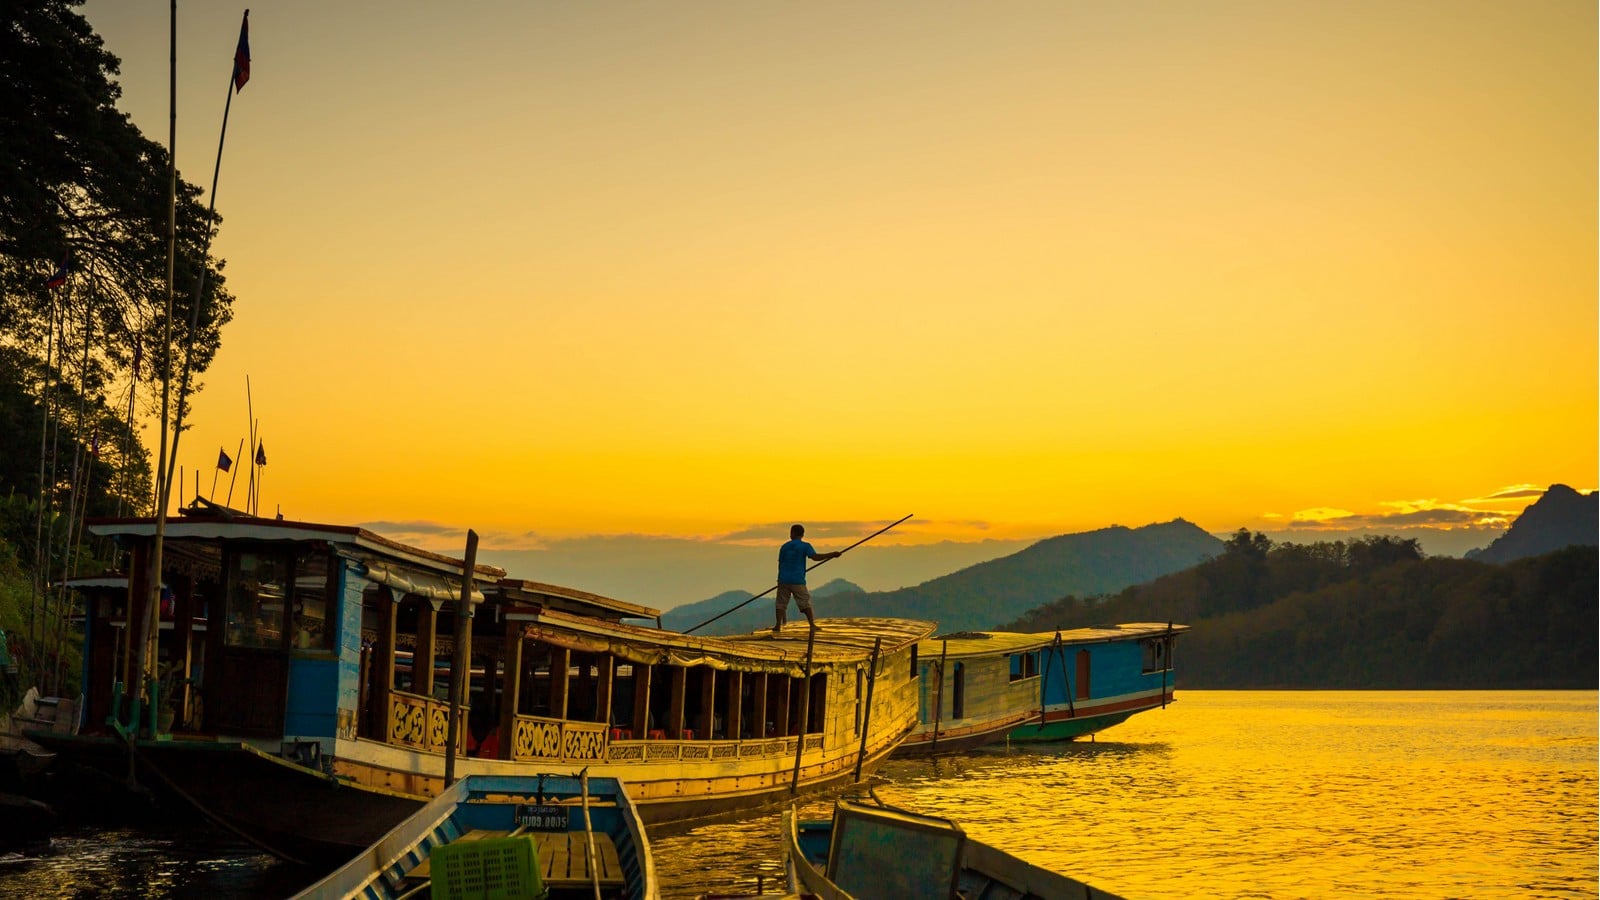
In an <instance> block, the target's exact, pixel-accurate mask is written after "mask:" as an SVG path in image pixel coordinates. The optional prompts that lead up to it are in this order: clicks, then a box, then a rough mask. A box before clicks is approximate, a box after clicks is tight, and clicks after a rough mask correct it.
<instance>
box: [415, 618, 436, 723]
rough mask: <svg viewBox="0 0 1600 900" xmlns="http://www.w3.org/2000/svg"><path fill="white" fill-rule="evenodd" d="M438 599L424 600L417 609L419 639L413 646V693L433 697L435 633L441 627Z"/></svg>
mask: <svg viewBox="0 0 1600 900" xmlns="http://www.w3.org/2000/svg"><path fill="white" fill-rule="evenodd" d="M435 602H437V601H433V600H423V601H422V608H421V609H419V610H417V640H416V646H414V647H412V648H411V693H413V694H421V695H422V696H424V697H428V698H430V699H431V698H432V697H433V653H434V643H435V637H434V635H435V633H436V632H437V631H438V628H439V610H438V608H437V607H435V606H434V605H433V604H434V603H435Z"/></svg>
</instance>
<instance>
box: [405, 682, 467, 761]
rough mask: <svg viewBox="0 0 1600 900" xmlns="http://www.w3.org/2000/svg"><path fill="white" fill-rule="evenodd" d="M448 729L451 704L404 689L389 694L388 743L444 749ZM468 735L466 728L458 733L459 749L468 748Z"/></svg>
mask: <svg viewBox="0 0 1600 900" xmlns="http://www.w3.org/2000/svg"><path fill="white" fill-rule="evenodd" d="M466 717H467V708H466V707H462V708H461V718H462V721H465V720H466ZM449 731H450V704H448V703H444V702H442V701H439V700H435V699H433V698H432V697H423V696H419V695H417V694H407V693H405V692H403V691H392V692H391V693H390V694H389V730H388V732H387V733H388V735H389V743H391V744H399V745H401V746H402V747H414V748H416V749H418V750H433V751H435V752H438V753H443V752H444V750H445V747H446V746H447V745H448V744H449V737H448V735H449ZM466 737H467V735H466V729H465V728H463V729H461V730H460V731H459V732H458V733H457V734H456V749H457V750H461V751H465V749H466V746H467V741H466Z"/></svg>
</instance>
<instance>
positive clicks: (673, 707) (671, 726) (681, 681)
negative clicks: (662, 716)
mask: <svg viewBox="0 0 1600 900" xmlns="http://www.w3.org/2000/svg"><path fill="white" fill-rule="evenodd" d="M669 671H670V672H671V673H672V674H671V679H672V688H671V690H672V702H671V704H670V705H669V706H668V707H667V717H668V719H669V721H668V722H667V737H669V738H672V739H673V740H675V741H681V740H683V707H684V702H683V700H684V696H683V695H684V694H685V693H686V692H687V690H688V686H689V670H688V669H685V668H684V667H683V666H673V667H672V668H671V669H670V670H669Z"/></svg>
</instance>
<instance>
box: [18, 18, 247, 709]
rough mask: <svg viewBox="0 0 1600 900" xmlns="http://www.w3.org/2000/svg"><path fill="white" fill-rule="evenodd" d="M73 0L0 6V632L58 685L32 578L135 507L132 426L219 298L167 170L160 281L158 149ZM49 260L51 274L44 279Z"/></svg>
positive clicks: (196, 342)
mask: <svg viewBox="0 0 1600 900" xmlns="http://www.w3.org/2000/svg"><path fill="white" fill-rule="evenodd" d="M80 5H81V2H71V0H10V2H7V3H5V4H3V5H0V172H4V173H5V177H4V178H0V627H4V628H5V629H6V631H7V633H8V635H9V636H10V638H11V642H12V647H13V649H14V650H15V651H16V652H15V653H14V656H15V657H16V659H17V662H18V664H19V665H20V666H22V667H23V668H24V671H23V672H22V675H21V677H22V680H24V681H25V682H28V683H37V684H39V685H40V686H41V687H44V688H48V687H51V686H54V687H56V689H57V690H65V691H70V690H73V689H74V688H73V687H72V683H73V682H75V681H76V679H77V677H78V673H79V667H78V662H77V659H76V651H75V650H70V651H68V652H67V653H66V654H63V655H61V656H57V655H56V654H57V651H58V648H59V647H61V646H62V645H63V644H64V645H65V646H66V647H69V648H70V647H76V646H77V645H78V642H77V641H76V640H75V639H72V638H70V637H69V638H68V639H66V640H65V641H63V640H62V638H61V632H60V630H59V629H58V627H57V626H58V625H59V619H58V618H57V616H58V614H59V612H60V610H58V609H57V608H56V607H57V606H66V605H68V604H65V603H63V602H62V599H61V595H60V593H59V592H54V591H52V592H46V591H43V590H42V588H41V585H42V584H45V583H51V582H56V583H58V582H59V580H60V579H61V577H62V576H63V575H70V574H78V573H81V572H83V571H86V570H89V569H99V568H103V567H104V566H105V565H106V563H107V560H106V559H100V558H96V555H95V553H94V550H95V549H96V548H94V547H93V546H87V545H84V544H83V542H82V535H81V533H80V532H78V531H77V529H78V527H79V525H80V523H81V520H82V517H83V516H84V515H87V516H114V515H129V514H141V513H144V512H146V511H147V510H148V507H149V504H150V497H151V493H152V492H151V470H152V466H151V461H150V459H149V457H148V454H147V453H146V451H145V450H144V449H143V447H142V445H141V443H140V441H139V440H138V435H137V433H136V431H135V429H134V427H133V425H132V422H133V420H134V419H135V418H136V417H138V416H140V415H143V414H146V413H148V412H149V411H150V410H151V409H154V408H157V405H156V400H155V398H156V396H157V395H158V394H159V392H160V385H161V384H162V382H163V381H164V380H166V379H168V378H170V379H171V381H172V382H174V384H173V388H174V390H173V392H172V396H173V397H174V398H176V397H178V396H180V394H181V393H182V388H183V384H181V383H178V382H182V381H184V380H185V378H187V379H188V381H189V383H190V393H192V391H193V388H194V385H193V376H194V375H195V374H198V373H200V372H203V371H205V369H206V368H207V366H208V365H209V363H210V361H211V359H212V358H213V356H214V355H215V353H216V351H217V348H218V347H219V345H220V340H221V328H222V326H223V325H224V324H225V323H226V322H227V321H228V320H229V319H230V318H231V316H232V312H231V310H232V303H233V298H232V297H231V296H230V295H229V294H228V292H227V291H226V289H225V287H224V284H225V282H224V279H223V277H222V271H221V270H222V266H223V264H222V261H221V260H218V259H215V258H213V257H211V256H210V255H209V253H208V250H207V248H208V246H209V242H210V237H211V235H212V234H213V233H214V230H215V229H216V227H217V224H218V222H219V221H220V220H219V219H217V218H215V217H212V216H211V215H210V214H209V213H208V212H207V210H206V209H205V207H204V206H203V205H202V204H201V202H200V196H201V191H200V189H199V188H198V187H196V186H194V185H192V184H189V183H187V182H185V181H183V180H181V179H180V180H179V181H178V183H177V186H176V193H177V199H176V215H175V219H176V233H177V234H176V237H177V259H176V264H175V270H174V273H173V275H172V277H171V278H170V279H169V278H168V274H167V271H168V270H167V249H168V232H169V210H170V209H171V200H170V198H171V195H172V174H171V169H170V165H169V163H170V157H169V156H168V153H167V150H166V148H165V147H163V146H161V145H160V144H158V143H156V142H154V141H151V140H149V139H147V138H146V137H145V136H144V135H143V134H141V133H140V132H139V130H138V129H137V128H136V127H135V126H134V125H133V123H132V121H131V120H130V119H129V118H128V116H127V115H126V114H124V113H123V112H121V111H120V110H118V109H117V108H116V101H117V99H118V97H119V95H120V93H121V89H120V88H119V87H118V85H117V84H116V82H115V81H114V80H113V79H114V76H115V75H116V74H117V72H118V66H119V62H118V60H117V58H116V57H115V56H113V55H111V54H110V53H108V52H107V51H106V49H105V46H104V43H103V42H102V41H101V39H100V37H99V36H98V35H96V34H95V33H94V31H93V29H92V28H91V27H90V26H89V23H88V22H87V21H86V20H85V19H84V18H83V16H81V15H80V14H79V13H78V12H77V11H76V10H75V9H74V7H76V6H80ZM63 260H66V261H68V265H69V268H68V272H69V274H68V278H67V282H66V284H65V285H64V286H62V287H60V288H55V289H52V288H49V287H47V286H46V284H45V281H46V278H47V276H48V275H49V274H51V273H52V272H54V271H55V270H56V268H57V266H58V265H60V264H61V262H62V261H63ZM202 272H204V273H205V286H206V292H205V296H204V298H203V300H202V301H201V303H200V306H199V307H198V311H199V315H198V317H197V322H196V327H195V329H194V333H193V335H192V336H191V334H190V330H191V326H190V320H191V309H192V308H193V304H194V302H195V297H194V294H195V289H196V287H197V284H198V280H199V279H200V276H201V273H202ZM169 294H170V295H171V296H172V299H173V308H172V318H171V321H170V323H169V322H168V320H167V298H168V296H169ZM169 327H170V330H171V344H170V345H168V344H166V343H165V341H166V337H165V333H166V331H167V329H168V328H169ZM191 337H192V340H191ZM188 347H192V354H193V355H192V358H191V360H190V362H189V363H188V367H189V373H188V374H185V373H184V368H185V355H186V352H185V349H184V348H188ZM91 451H92V452H91ZM41 457H43V462H42V464H41ZM69 532H70V533H69ZM56 673H61V674H62V676H63V677H64V678H65V679H66V681H67V684H66V685H65V687H62V686H57V685H55V682H56ZM3 699H4V698H0V700H3Z"/></svg>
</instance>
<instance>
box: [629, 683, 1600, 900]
mask: <svg viewBox="0 0 1600 900" xmlns="http://www.w3.org/2000/svg"><path fill="white" fill-rule="evenodd" d="M1179 698H1180V699H1179V702H1177V703H1175V704H1173V705H1172V706H1170V707H1168V708H1167V709H1165V710H1159V711H1157V710H1152V711H1150V712H1146V713H1141V714H1139V715H1137V716H1134V717H1133V718H1132V719H1130V720H1128V721H1127V722H1126V723H1124V724H1122V725H1119V726H1117V727H1115V728H1112V729H1111V730H1109V731H1107V732H1105V733H1104V734H1102V735H1101V736H1100V738H1099V740H1098V741H1096V742H1093V743H1090V742H1088V741H1079V742H1076V743H1071V744H1058V745H1048V746H1045V747H1043V748H1034V749H1027V750H1018V749H1011V750H1008V749H1006V748H1004V747H998V748H991V749H989V750H986V751H980V752H976V753H971V754H966V755H962V756H955V757H945V758H941V759H937V760H931V761H930V760H909V761H891V762H890V763H889V764H888V765H886V766H885V767H884V768H883V769H882V770H880V773H879V774H880V775H882V776H884V777H885V778H886V779H888V782H889V783H888V784H885V785H882V786H880V787H879V788H878V789H877V791H878V795H879V796H880V797H882V798H883V800H884V801H885V802H888V803H892V804H896V805H900V806H904V807H907V808H909V809H915V810H919V811H923V812H930V813H934V814H937V815H943V816H948V817H950V818H952V819H955V820H956V821H957V822H959V823H960V824H961V825H962V826H963V827H965V828H966V829H967V831H968V832H969V833H970V834H971V835H972V836H973V837H975V838H977V839H979V840H983V841H985V842H987V843H990V844H993V845H995V846H997V847H1000V848H1002V849H1004V850H1006V851H1008V852H1011V853H1014V854H1016V855H1017V856H1020V857H1022V858H1024V859H1026V860H1028V861H1030V862H1033V863H1035V864H1038V865H1041V866H1043V867H1045V868H1049V869H1054V870H1056V871H1058V872H1064V873H1066V874H1069V875H1072V876H1074V877H1077V878H1081V879H1083V880H1085V881H1087V882H1089V883H1090V884H1092V885H1095V886H1097V887H1101V888H1104V889H1106V890H1108V891H1112V892H1114V893H1118V894H1121V895H1123V896H1126V897H1130V898H1135V897H1156V896H1171V895H1184V896H1204V897H1216V898H1230V897H1327V896H1333V895H1349V894H1353V895H1359V896H1369V897H1377V896H1383V897H1418V898H1449V897H1511V896H1517V897H1523V896H1549V897H1595V896H1597V874H1596V871H1597V870H1596V862H1597V857H1596V848H1597V846H1600V800H1597V797H1600V782H1597V741H1596V726H1597V698H1600V695H1597V693H1596V692H1594V691H1551V692H1520V691H1518V692H1436V691H1430V692H1368V691H1364V692H1327V691H1305V692H1265V691H1241V692H1224V691H1183V692H1181V693H1180V695H1179ZM804 811H806V812H807V813H808V814H813V815H817V816H824V815H826V812H827V804H826V803H810V804H808V805H807V806H806V807H805V808H804ZM652 843H653V846H654V849H655V856H656V867H657V872H658V873H659V874H660V875H661V877H662V881H663V883H664V888H665V895H666V896H667V897H669V898H670V897H692V896H694V895H695V894H696V893H699V892H701V891H707V890H726V889H728V888H730V887H731V886H738V887H740V888H744V889H750V888H753V887H754V886H755V883H756V876H757V875H760V876H762V878H763V880H764V881H766V882H767V883H769V884H770V883H771V881H772V879H774V878H776V877H778V874H779V863H778V853H779V849H778V820H777V816H776V815H772V816H766V817H761V818H758V819H752V820H747V821H743V822H738V823H732V824H725V825H716V826H708V827H705V828H700V829H696V830H694V831H691V832H688V833H685V834H676V835H661V836H659V837H658V836H656V835H654V834H653V835H652Z"/></svg>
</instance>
